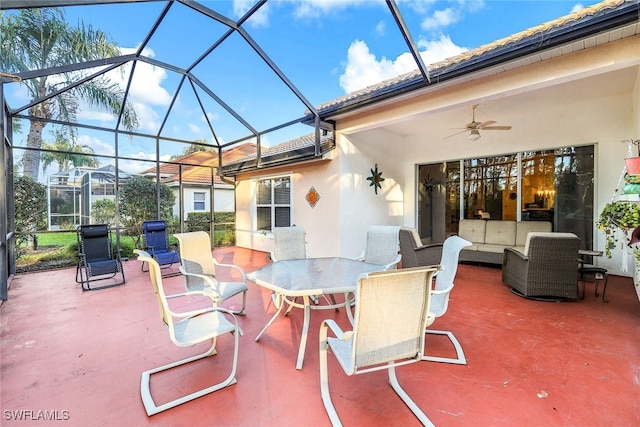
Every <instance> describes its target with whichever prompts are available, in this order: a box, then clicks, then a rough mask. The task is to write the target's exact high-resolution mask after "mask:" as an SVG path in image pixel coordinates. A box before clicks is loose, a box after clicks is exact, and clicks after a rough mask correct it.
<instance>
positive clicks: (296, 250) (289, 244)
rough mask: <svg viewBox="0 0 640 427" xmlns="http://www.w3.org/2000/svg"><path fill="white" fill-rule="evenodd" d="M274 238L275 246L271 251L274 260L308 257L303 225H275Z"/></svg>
mask: <svg viewBox="0 0 640 427" xmlns="http://www.w3.org/2000/svg"><path fill="white" fill-rule="evenodd" d="M273 239H274V247H273V252H272V253H271V259H272V260H273V261H278V260H287V259H304V258H306V257H307V249H306V242H305V233H304V228H303V227H298V226H293V227H275V228H274V229H273Z"/></svg>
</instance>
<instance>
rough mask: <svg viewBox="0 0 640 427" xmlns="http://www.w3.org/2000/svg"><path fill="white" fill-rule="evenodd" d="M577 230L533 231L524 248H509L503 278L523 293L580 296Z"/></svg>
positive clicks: (539, 296) (566, 297)
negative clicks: (560, 231) (558, 231)
mask: <svg viewBox="0 0 640 427" xmlns="http://www.w3.org/2000/svg"><path fill="white" fill-rule="evenodd" d="M579 247H580V239H579V238H578V237H577V236H576V235H575V234H573V233H530V234H529V235H528V236H527V240H526V243H525V249H524V252H520V251H517V250H514V249H512V248H509V249H505V251H504V261H503V264H502V281H503V282H504V283H505V284H507V285H508V286H510V287H511V289H512V291H513V292H514V293H516V294H518V295H520V296H523V297H527V298H535V299H553V300H557V299H563V300H564V299H577V298H578V284H577V283H578V282H577V279H576V278H577V276H578V262H577V259H578V249H579Z"/></svg>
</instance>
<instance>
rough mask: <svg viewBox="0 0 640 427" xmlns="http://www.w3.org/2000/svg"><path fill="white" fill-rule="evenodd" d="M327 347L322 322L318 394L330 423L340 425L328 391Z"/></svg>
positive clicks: (325, 328) (324, 327)
mask: <svg viewBox="0 0 640 427" xmlns="http://www.w3.org/2000/svg"><path fill="white" fill-rule="evenodd" d="M328 349H329V342H328V341H327V327H326V326H325V325H324V324H323V325H322V326H321V327H320V394H321V396H322V403H323V404H324V409H325V411H327V415H328V416H329V420H330V421H331V425H333V426H342V423H341V422H340V417H338V413H337V412H336V408H335V407H334V406H333V402H332V401H331V393H330V392H329V372H328V364H327V353H328Z"/></svg>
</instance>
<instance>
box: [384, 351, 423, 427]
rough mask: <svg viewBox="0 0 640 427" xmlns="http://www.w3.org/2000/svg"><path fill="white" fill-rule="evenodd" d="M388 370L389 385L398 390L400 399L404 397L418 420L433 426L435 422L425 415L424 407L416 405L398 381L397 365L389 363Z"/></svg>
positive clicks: (403, 399) (404, 400)
mask: <svg viewBox="0 0 640 427" xmlns="http://www.w3.org/2000/svg"><path fill="white" fill-rule="evenodd" d="M387 371H388V372H389V385H391V387H392V388H393V390H394V391H395V392H396V394H397V395H398V396H400V399H402V401H403V402H404V403H405V405H407V406H408V407H409V409H411V412H413V414H414V415H415V416H416V417H417V418H418V420H420V422H421V423H422V425H424V426H431V427H433V426H434V424H433V423H432V422H431V420H430V419H429V418H428V417H427V416H426V415H425V413H424V412H422V409H420V408H419V407H418V405H416V403H415V402H414V401H413V399H411V397H409V395H408V394H407V392H406V391H404V389H403V388H402V386H401V385H400V383H399V382H398V377H397V376H396V367H395V365H394V364H393V362H391V363H389V367H388V368H387Z"/></svg>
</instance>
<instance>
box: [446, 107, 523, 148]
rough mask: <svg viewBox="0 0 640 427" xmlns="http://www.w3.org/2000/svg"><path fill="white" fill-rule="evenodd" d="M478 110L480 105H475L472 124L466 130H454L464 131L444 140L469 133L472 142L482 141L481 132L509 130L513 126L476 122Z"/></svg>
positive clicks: (467, 125)
mask: <svg viewBox="0 0 640 427" xmlns="http://www.w3.org/2000/svg"><path fill="white" fill-rule="evenodd" d="M476 108H478V104H473V105H472V106H471V122H470V123H467V124H466V125H465V127H464V128H453V129H462V130H461V131H460V132H456V133H454V134H452V135H449V136H446V137H444V138H443V139H447V138H451V137H452V136H456V135H460V134H461V133H465V132H469V135H468V136H467V138H469V139H470V140H471V141H477V140H479V139H480V131H481V130H483V131H485V130H509V129H511V126H492V125H493V124H495V123H497V122H496V121H495V120H488V121H486V122H476Z"/></svg>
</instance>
